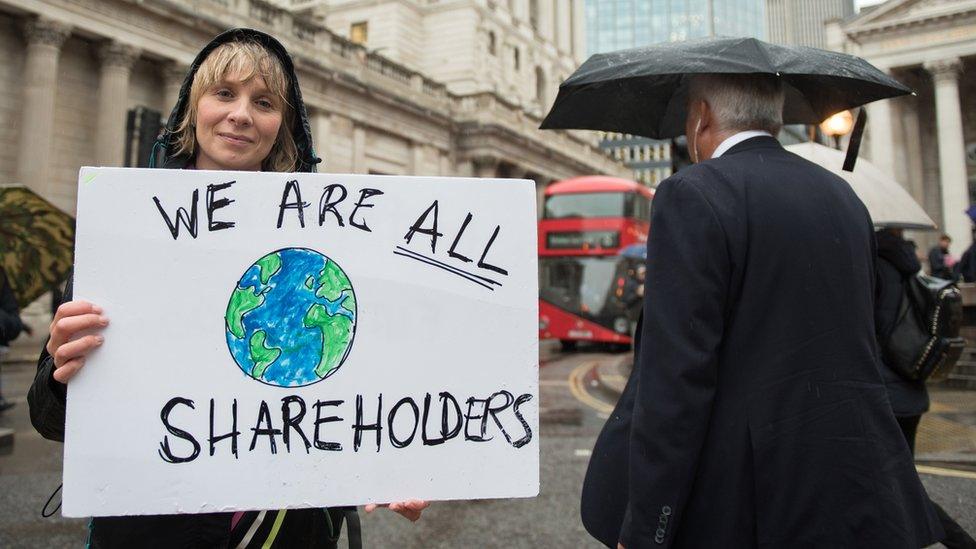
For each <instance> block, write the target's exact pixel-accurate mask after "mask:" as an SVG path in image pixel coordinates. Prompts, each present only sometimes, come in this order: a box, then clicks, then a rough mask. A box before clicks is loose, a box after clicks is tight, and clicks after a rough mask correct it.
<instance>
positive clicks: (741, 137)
mask: <svg viewBox="0 0 976 549" xmlns="http://www.w3.org/2000/svg"><path fill="white" fill-rule="evenodd" d="M761 135H765V136H768V137H772V136H773V135H772V134H771V133H769V132H764V131H761V130H749V131H744V132H739V133H737V134H735V135H733V136H732V137H729V138H727V139H726V140H725V141H722V143H720V144H719V146H718V147H716V148H715V152H713V153H712V158H718V157H720V156H722V155H723V154H725V153H727V152H728V151H729V149H731V148H732V147H734V146H736V145H738V144H739V143H742V142H743V141H745V140H746V139H752V138H753V137H759V136H761Z"/></svg>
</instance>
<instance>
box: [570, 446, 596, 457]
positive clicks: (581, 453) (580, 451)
mask: <svg viewBox="0 0 976 549" xmlns="http://www.w3.org/2000/svg"><path fill="white" fill-rule="evenodd" d="M573 454H574V455H575V456H576V457H578V458H588V457H590V456H591V455H593V450H590V449H589V448H577V449H576V451H575V452H573Z"/></svg>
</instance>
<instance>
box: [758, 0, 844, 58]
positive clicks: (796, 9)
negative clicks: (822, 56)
mask: <svg viewBox="0 0 976 549" xmlns="http://www.w3.org/2000/svg"><path fill="white" fill-rule="evenodd" d="M852 15H854V0H766V32H767V37H768V39H769V41H770V42H774V43H776V44H788V45H791V46H810V47H813V48H821V49H823V48H826V47H827V33H826V30H825V25H826V23H827V21H831V20H833V19H846V18H848V17H851V16H852Z"/></svg>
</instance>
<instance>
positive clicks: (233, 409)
mask: <svg viewBox="0 0 976 549" xmlns="http://www.w3.org/2000/svg"><path fill="white" fill-rule="evenodd" d="M215 407H216V406H215V403H214V399H210V438H208V439H207V441H208V442H209V443H210V455H211V456H212V455H214V452H216V450H217V443H218V442H220V441H221V440H224V439H225V438H229V439H230V451H231V453H232V454H234V457H235V458H237V457H238V456H237V437H238V435H240V434H241V432H240V431H238V430H237V399H236V398H235V399H234V402H233V404H231V406H230V415H231V428H230V432H229V433H225V434H223V435H215V434H214V408H215Z"/></svg>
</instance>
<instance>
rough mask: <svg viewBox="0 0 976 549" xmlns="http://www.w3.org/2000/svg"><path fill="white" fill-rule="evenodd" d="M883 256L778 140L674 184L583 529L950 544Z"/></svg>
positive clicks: (659, 216)
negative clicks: (896, 409) (919, 433)
mask: <svg viewBox="0 0 976 549" xmlns="http://www.w3.org/2000/svg"><path fill="white" fill-rule="evenodd" d="M874 261H875V249H874V235H873V230H872V226H871V220H870V217H869V215H868V213H867V211H866V210H865V208H864V206H863V204H861V202H860V200H858V198H857V197H856V196H855V195H854V193H853V192H852V190H851V188H850V186H849V185H848V184H847V183H845V182H844V181H843V180H842V179H840V178H839V177H837V176H835V175H833V174H831V173H829V172H828V171H826V170H824V169H822V168H820V167H818V166H816V165H814V164H811V163H809V162H807V161H805V160H802V159H801V158H799V157H798V156H795V155H793V154H791V153H789V152H787V151H785V150H784V149H783V148H782V147H781V146H780V145H779V143H778V142H777V141H776V140H775V139H773V138H769V137H756V138H753V139H749V140H747V141H744V142H742V143H740V144H738V145H736V146H735V147H733V148H732V149H731V150H729V151H728V152H727V153H725V154H724V155H723V156H722V157H720V158H717V159H713V160H708V161H706V162H702V163H700V164H696V165H694V166H690V167H688V168H686V169H684V170H683V171H681V172H680V173H678V174H676V175H674V176H672V177H671V178H669V179H668V180H667V181H665V182H663V183H662V184H661V185H660V187H659V188H658V190H657V193H656V195H655V197H654V208H653V213H652V215H651V235H650V240H649V242H648V270H647V282H646V284H647V286H646V291H645V296H646V298H645V305H644V312H643V322H642V323H641V324H642V325H641V327H640V329H639V331H638V339H637V344H636V349H635V352H636V360H635V365H634V372H633V374H632V375H631V379H630V381H629V382H628V384H627V387H626V389H625V390H624V394H623V396H622V397H621V399H620V402H619V403H618V405H617V408H616V409H615V410H614V412H613V414H612V416H611V417H610V419H609V420H608V421H607V424H606V426H605V427H604V430H603V432H602V433H601V434H600V437H599V438H598V440H597V443H596V447H595V449H594V451H593V457H592V459H591V461H590V466H589V470H588V471H587V476H586V481H585V484H584V487H583V500H582V518H583V524H584V525H585V526H586V528H587V530H588V531H589V532H590V533H591V534H592V535H593V536H594V537H596V538H597V539H599V540H600V541H602V542H603V543H605V544H607V545H608V546H616V543H617V541H618V540H619V541H621V542H622V543H623V544H624V545H625V546H626V547H627V548H628V549H631V548H638V547H658V546H663V547H670V546H675V547H723V548H725V547H758V546H763V547H790V548H802V547H855V546H856V547H885V548H892V547H922V546H925V545H928V544H930V543H932V542H934V541H936V540H938V539H940V537H941V535H942V531H941V528H940V527H939V526H938V524H937V519H936V517H935V515H934V513H933V512H932V510H931V509H930V508H929V505H928V503H927V498H926V496H925V493H924V489H923V488H922V485H921V483H920V481H919V478H918V474H917V473H916V472H915V469H914V466H913V463H912V457H911V454H910V453H909V450H908V446H907V444H906V442H905V439H904V437H903V436H902V434H901V431H900V430H899V428H898V425H897V423H896V422H895V419H894V416H893V415H892V412H891V408H890V406H889V404H888V399H887V396H886V394H885V386H884V383H883V382H882V380H881V376H880V373H879V366H880V365H879V361H878V351H877V346H876V343H875V337H874V318H873V309H874V307H873V295H874Z"/></svg>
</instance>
